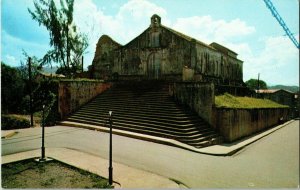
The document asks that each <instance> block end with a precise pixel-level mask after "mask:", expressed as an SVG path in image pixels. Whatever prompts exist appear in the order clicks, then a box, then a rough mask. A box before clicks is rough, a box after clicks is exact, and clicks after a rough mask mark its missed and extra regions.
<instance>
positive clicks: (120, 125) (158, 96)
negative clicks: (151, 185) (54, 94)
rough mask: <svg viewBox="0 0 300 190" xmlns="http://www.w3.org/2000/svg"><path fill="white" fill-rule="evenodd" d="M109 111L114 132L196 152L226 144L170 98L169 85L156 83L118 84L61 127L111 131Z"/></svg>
mask: <svg viewBox="0 0 300 190" xmlns="http://www.w3.org/2000/svg"><path fill="white" fill-rule="evenodd" d="M109 111H113V129H118V130H123V131H129V132H133V133H138V134H143V135H150V136H154V137H163V138H167V139H173V140H176V141H179V142H181V143H184V144H187V145H190V146H192V147H195V148H202V147H205V146H209V145H213V144H217V143H219V142H221V140H222V138H221V136H220V135H218V134H217V133H216V132H215V131H214V130H213V128H211V127H210V126H209V125H208V124H207V123H205V122H204V120H202V119H201V118H200V117H199V116H197V115H196V114H195V113H194V112H192V111H191V110H189V109H188V108H185V107H182V106H180V105H178V104H177V103H176V102H175V101H174V100H173V99H172V98H171V97H170V96H169V95H168V84H166V83H162V82H153V81H152V82H126V83H125V82H123V83H121V82H119V83H116V84H115V85H114V86H113V87H112V88H111V89H109V90H107V91H106V92H104V93H102V94H100V95H98V96H97V97H96V98H95V99H94V100H92V101H91V102H89V103H88V104H86V105H84V106H83V107H81V108H80V109H79V110H78V111H77V112H75V113H74V114H73V115H71V116H70V117H69V118H67V119H66V120H65V121H63V122H61V124H62V125H67V126H70V125H72V126H74V125H75V126H79V127H80V125H85V126H86V124H89V125H97V126H102V127H109V125H108V112H109ZM118 134H120V133H118ZM124 134H125V133H124ZM138 134H137V136H136V138H140V137H139V135H138ZM179 144H180V143H179Z"/></svg>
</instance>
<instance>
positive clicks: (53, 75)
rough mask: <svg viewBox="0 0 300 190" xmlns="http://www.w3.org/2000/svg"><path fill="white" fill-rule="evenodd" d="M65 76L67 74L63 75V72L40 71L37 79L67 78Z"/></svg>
mask: <svg viewBox="0 0 300 190" xmlns="http://www.w3.org/2000/svg"><path fill="white" fill-rule="evenodd" d="M65 77H66V76H65V75H62V74H56V73H46V72H41V71H38V74H37V76H36V80H40V79H46V78H65Z"/></svg>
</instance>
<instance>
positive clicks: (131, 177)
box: [2, 148, 181, 188]
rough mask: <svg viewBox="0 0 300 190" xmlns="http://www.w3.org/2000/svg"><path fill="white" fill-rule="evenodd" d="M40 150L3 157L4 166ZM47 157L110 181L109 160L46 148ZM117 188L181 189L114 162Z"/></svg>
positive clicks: (38, 153)
mask: <svg viewBox="0 0 300 190" xmlns="http://www.w3.org/2000/svg"><path fill="white" fill-rule="evenodd" d="M40 155H41V151H40V150H33V151H27V152H21V153H17V154H11V155H7V156H2V164H6V163H10V162H15V161H19V160H24V159H28V158H38V157H40ZM46 156H47V157H49V158H53V159H55V160H59V161H61V162H63V163H66V164H68V165H72V166H75V167H77V168H80V169H83V170H87V171H89V172H91V173H95V174H97V175H99V176H102V177H105V178H107V179H108V160H106V159H103V158H101V157H97V156H94V155H91V154H87V153H82V152H79V151H76V150H71V149H67V148H46ZM113 181H114V186H115V188H181V186H179V185H178V184H177V183H175V182H174V181H171V180H169V179H167V178H165V177H162V176H159V175H156V174H153V173H150V172H146V171H142V170H138V169H135V168H132V167H129V166H126V165H123V164H120V163H115V162H113Z"/></svg>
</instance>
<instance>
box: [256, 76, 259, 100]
mask: <svg viewBox="0 0 300 190" xmlns="http://www.w3.org/2000/svg"><path fill="white" fill-rule="evenodd" d="M256 97H257V98H259V97H260V96H259V73H258V77H257V93H256Z"/></svg>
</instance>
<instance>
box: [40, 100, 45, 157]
mask: <svg viewBox="0 0 300 190" xmlns="http://www.w3.org/2000/svg"><path fill="white" fill-rule="evenodd" d="M42 117H43V118H42V158H41V160H45V105H43V116H42Z"/></svg>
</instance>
